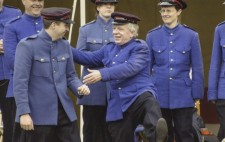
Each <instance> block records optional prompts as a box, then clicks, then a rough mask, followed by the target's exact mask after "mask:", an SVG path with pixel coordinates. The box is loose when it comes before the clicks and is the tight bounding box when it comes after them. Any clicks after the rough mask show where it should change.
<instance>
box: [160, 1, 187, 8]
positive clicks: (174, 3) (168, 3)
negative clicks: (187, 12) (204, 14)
mask: <svg viewBox="0 0 225 142" xmlns="http://www.w3.org/2000/svg"><path fill="white" fill-rule="evenodd" d="M159 5H160V6H178V7H180V9H185V8H187V4H186V2H185V1H183V0H160V2H159Z"/></svg>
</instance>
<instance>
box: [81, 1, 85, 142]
mask: <svg viewBox="0 0 225 142" xmlns="http://www.w3.org/2000/svg"><path fill="white" fill-rule="evenodd" d="M84 24H86V0H80V26H83V25H84ZM82 70H83V66H81V68H80V72H82ZM82 114H83V106H81V107H80V136H81V142H83V124H84V122H83V115H82Z"/></svg>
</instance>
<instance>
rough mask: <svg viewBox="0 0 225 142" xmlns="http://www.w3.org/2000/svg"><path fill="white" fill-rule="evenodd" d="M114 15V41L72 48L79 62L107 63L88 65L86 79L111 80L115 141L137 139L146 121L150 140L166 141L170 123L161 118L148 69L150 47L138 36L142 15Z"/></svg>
mask: <svg viewBox="0 0 225 142" xmlns="http://www.w3.org/2000/svg"><path fill="white" fill-rule="evenodd" d="M112 18H113V19H114V22H113V36H114V38H115V42H110V43H108V44H107V45H105V46H104V47H102V48H101V49H100V50H98V51H95V52H88V53H87V52H82V51H78V50H76V49H73V57H74V60H75V61H76V62H77V63H81V64H83V65H87V66H89V67H91V66H103V67H104V68H101V69H99V70H91V69H89V70H88V71H89V72H90V73H89V74H88V75H86V76H84V78H83V82H84V83H85V84H93V83H96V82H98V81H100V80H101V81H104V82H107V83H109V88H108V89H109V90H108V94H107V95H108V96H107V100H108V106H107V114H106V121H107V123H108V129H109V132H110V135H111V137H112V142H134V130H135V128H136V127H137V125H138V124H143V125H144V128H145V134H146V136H147V138H148V139H149V141H151V142H164V141H165V139H166V136H167V126H166V122H165V120H164V119H162V118H160V117H161V112H160V108H159V104H158V102H157V100H156V98H155V97H156V89H155V87H154V85H153V83H152V81H151V77H150V73H149V70H150V66H149V65H150V64H149V63H150V60H149V56H150V54H149V48H148V46H147V44H146V43H145V42H144V41H142V40H138V39H136V37H137V36H138V29H139V26H138V21H140V19H139V18H138V17H137V16H135V15H132V14H128V13H122V12H114V13H113V14H112ZM156 130H157V131H156Z"/></svg>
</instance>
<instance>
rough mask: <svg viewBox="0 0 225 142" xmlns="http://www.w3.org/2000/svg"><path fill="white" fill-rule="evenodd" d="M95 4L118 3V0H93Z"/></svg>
mask: <svg viewBox="0 0 225 142" xmlns="http://www.w3.org/2000/svg"><path fill="white" fill-rule="evenodd" d="M91 1H92V2H93V3H95V4H103V3H114V4H117V3H118V0H91Z"/></svg>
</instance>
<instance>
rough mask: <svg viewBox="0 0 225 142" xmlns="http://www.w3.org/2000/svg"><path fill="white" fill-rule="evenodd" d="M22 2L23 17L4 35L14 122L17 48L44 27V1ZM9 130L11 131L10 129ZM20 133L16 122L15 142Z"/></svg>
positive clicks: (15, 21) (31, 0) (12, 24)
mask: <svg viewBox="0 0 225 142" xmlns="http://www.w3.org/2000/svg"><path fill="white" fill-rule="evenodd" d="M21 1H22V3H23V5H24V13H23V15H21V16H18V17H16V18H14V19H13V20H10V21H9V22H7V23H6V24H5V25H4V34H3V41H4V55H5V58H6V59H7V66H8V67H9V73H10V79H9V85H8V90H7V97H8V98H11V99H12V100H13V101H12V104H13V105H14V106H15V107H13V108H12V115H13V118H12V119H13V121H15V115H16V109H17V106H16V105H15V100H14V92H13V90H14V89H13V87H14V86H13V74H14V62H15V52H16V47H17V44H18V43H19V41H20V40H22V39H23V38H25V37H27V36H30V35H33V34H36V33H38V32H40V31H41V29H42V27H43V24H42V17H41V10H42V9H43V7H44V0H21ZM1 19H2V18H1ZM18 27H19V28H18ZM8 121H10V119H8ZM8 129H10V127H9V128H8ZM20 133H21V127H20V124H19V123H17V122H15V125H14V129H13V142H16V141H17V140H20ZM18 136H19V137H18ZM11 137H12V136H11Z"/></svg>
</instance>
